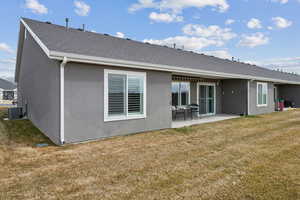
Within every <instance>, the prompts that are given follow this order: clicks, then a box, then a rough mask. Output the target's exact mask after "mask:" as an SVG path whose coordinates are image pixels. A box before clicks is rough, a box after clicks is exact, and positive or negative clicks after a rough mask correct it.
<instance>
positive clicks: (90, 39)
mask: <svg viewBox="0 0 300 200" xmlns="http://www.w3.org/2000/svg"><path fill="white" fill-rule="evenodd" d="M22 21H23V23H25V25H26V26H27V27H28V28H30V30H31V31H32V32H33V33H34V34H35V35H36V36H37V38H38V39H39V40H40V41H41V42H42V43H43V45H44V46H45V47H46V48H47V49H48V50H49V52H56V53H57V52H59V53H66V54H70V55H75V56H76V55H81V56H89V57H95V58H108V59H114V60H120V61H132V62H136V63H149V64H153V65H161V66H170V67H175V68H176V69H178V68H180V69H182V70H183V71H184V70H185V69H189V70H205V71H209V72H213V73H219V74H222V73H225V74H232V75H239V76H240V77H241V78H245V79H253V78H254V79H257V80H269V81H272V82H276V81H279V82H282V83H284V82H286V83H294V84H300V76H298V75H295V74H289V73H283V72H278V71H273V70H269V69H266V68H263V67H259V66H255V65H250V64H246V63H241V62H233V61H230V60H226V59H220V58H216V57H213V56H207V55H203V54H199V53H195V52H191V51H184V50H179V49H174V48H169V47H164V46H159V45H153V44H148V43H143V42H139V41H133V40H129V39H121V38H117V37H113V36H109V35H106V34H98V33H93V32H88V31H82V30H78V29H73V28H68V29H67V28H66V27H64V26H59V25H54V24H50V23H45V22H39V21H35V20H31V19H25V18H23V19H22Z"/></svg>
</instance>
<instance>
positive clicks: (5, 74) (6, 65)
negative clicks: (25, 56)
mask: <svg viewBox="0 0 300 200" xmlns="http://www.w3.org/2000/svg"><path fill="white" fill-rule="evenodd" d="M15 62H16V59H15V58H9V59H0V77H1V78H5V79H10V80H13V77H14V73H15Z"/></svg>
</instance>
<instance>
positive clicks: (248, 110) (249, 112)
mask: <svg viewBox="0 0 300 200" xmlns="http://www.w3.org/2000/svg"><path fill="white" fill-rule="evenodd" d="M252 81H253V80H248V81H247V115H251V108H250V106H251V105H250V92H251V91H250V88H251V87H250V84H251V82H252Z"/></svg>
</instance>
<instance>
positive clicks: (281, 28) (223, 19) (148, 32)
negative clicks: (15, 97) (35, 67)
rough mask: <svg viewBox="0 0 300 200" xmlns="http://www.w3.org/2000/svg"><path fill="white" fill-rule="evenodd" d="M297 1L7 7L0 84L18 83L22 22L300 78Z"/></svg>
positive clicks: (17, 2)
mask: <svg viewBox="0 0 300 200" xmlns="http://www.w3.org/2000/svg"><path fill="white" fill-rule="evenodd" d="M299 10H300V0H251V1H250V0H113V1H112V0H110V1H108V0H101V1H100V0H63V1H62V0H10V1H6V2H5V4H4V6H1V7H0V18H1V21H0V26H1V32H0V77H8V78H11V77H13V76H14V65H15V64H14V62H15V54H16V51H17V42H18V41H17V38H18V31H19V19H20V17H27V18H32V19H37V20H41V21H51V22H52V23H55V24H61V25H63V24H64V19H65V17H69V18H70V25H71V26H72V27H76V28H77V27H81V25H82V24H86V26H87V29H89V30H91V31H96V32H99V33H108V34H111V35H116V36H118V37H125V38H131V39H134V40H139V41H144V42H151V43H155V44H161V45H170V46H171V45H172V44H174V43H176V45H177V47H180V48H184V49H188V50H193V51H197V52H204V53H206V54H210V55H215V56H219V57H222V58H231V57H235V58H236V59H239V60H240V61H243V62H251V63H255V64H258V65H263V66H265V67H269V68H272V69H278V68H279V69H281V70H284V71H290V72H298V73H300V36H299V35H300V34H299V33H300V20H299V19H300V12H299Z"/></svg>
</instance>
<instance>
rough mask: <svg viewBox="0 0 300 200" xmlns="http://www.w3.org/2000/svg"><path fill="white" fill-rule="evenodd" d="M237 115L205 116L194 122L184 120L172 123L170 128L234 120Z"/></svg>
mask: <svg viewBox="0 0 300 200" xmlns="http://www.w3.org/2000/svg"><path fill="white" fill-rule="evenodd" d="M238 117H240V116H238V115H227V114H218V115H214V116H205V117H201V118H198V119H194V120H186V121H173V122H172V128H182V127H185V126H192V125H196V124H204V123H211V122H217V121H223V120H227V119H234V118H238Z"/></svg>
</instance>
